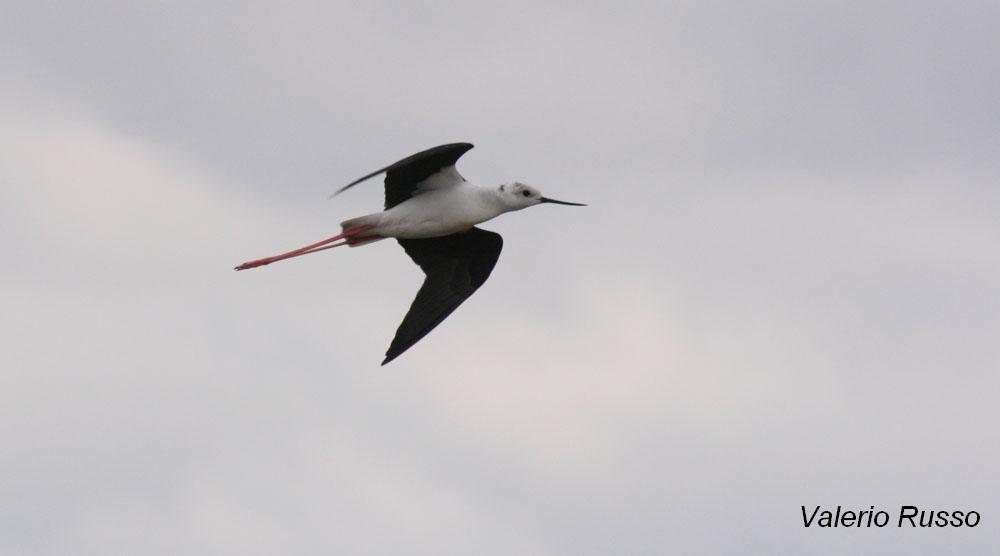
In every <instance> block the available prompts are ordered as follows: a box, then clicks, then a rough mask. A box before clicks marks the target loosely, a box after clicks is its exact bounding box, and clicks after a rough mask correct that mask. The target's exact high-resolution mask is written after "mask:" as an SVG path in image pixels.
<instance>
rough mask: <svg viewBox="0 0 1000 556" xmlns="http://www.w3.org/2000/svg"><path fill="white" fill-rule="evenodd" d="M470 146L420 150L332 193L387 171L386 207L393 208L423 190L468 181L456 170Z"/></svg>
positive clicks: (446, 146)
mask: <svg viewBox="0 0 1000 556" xmlns="http://www.w3.org/2000/svg"><path fill="white" fill-rule="evenodd" d="M471 148H472V143H449V144H447V145H440V146H437V147H434V148H432V149H427V150H426V151H421V152H418V153H417V154H414V155H410V156H408V157H406V158H404V159H403V160H400V161H398V162H394V163H392V164H390V165H388V166H386V167H385V168H379V169H378V170H375V171H374V172H372V173H370V174H368V175H366V176H363V177H360V178H358V179H356V180H354V181H352V182H351V183H349V184H347V185H345V186H344V187H341V188H340V189H338V190H337V191H336V192H334V194H333V195H337V194H338V193H341V192H343V191H346V190H347V189H350V188H351V187H354V186H355V185H357V184H359V183H361V182H363V181H365V180H366V179H368V178H371V177H375V176H377V175H379V174H381V173H382V172H385V208H386V209H390V208H392V207H394V206H396V205H398V204H399V203H402V202H403V201H405V200H407V199H409V198H410V197H412V196H413V195H414V194H415V193H416V192H417V191H418V190H420V189H429V188H438V187H448V186H451V185H458V184H460V183H462V182H463V181H465V179H464V178H462V176H461V175H459V173H458V172H457V171H456V170H455V162H457V161H458V159H459V158H461V156H462V155H463V154H465V152H466V151H468V150H469V149H471ZM428 178H433V179H428ZM333 195H331V197H332V196H333Z"/></svg>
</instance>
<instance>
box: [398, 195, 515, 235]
mask: <svg viewBox="0 0 1000 556" xmlns="http://www.w3.org/2000/svg"><path fill="white" fill-rule="evenodd" d="M498 214H499V212H498V211H497V210H496V208H494V207H492V206H491V205H490V204H489V203H487V202H483V201H482V200H481V199H480V198H479V197H478V196H477V195H475V194H474V191H469V192H466V191H455V190H451V191H429V192H427V193H423V194H421V195H418V196H415V197H413V198H411V199H408V200H407V201H405V202H403V203H400V204H398V205H396V206H394V207H392V208H391V209H389V210H387V211H385V212H384V213H382V219H381V220H382V221H381V222H380V224H379V226H378V233H379V234H380V235H383V236H389V237H398V238H404V239H420V238H429V237H441V236H447V235H451V234H456V233H459V232H464V231H466V230H468V229H469V228H471V227H473V226H475V225H476V224H479V223H481V222H485V221H487V220H489V219H491V218H493V217H495V216H497V215H498Z"/></svg>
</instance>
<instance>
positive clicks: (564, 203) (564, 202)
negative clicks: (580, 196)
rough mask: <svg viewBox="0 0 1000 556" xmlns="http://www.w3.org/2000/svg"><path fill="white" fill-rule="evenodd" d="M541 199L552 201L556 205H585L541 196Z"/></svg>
mask: <svg viewBox="0 0 1000 556" xmlns="http://www.w3.org/2000/svg"><path fill="white" fill-rule="evenodd" d="M541 201H542V202H543V203H554V204H557V205H569V206H571V207H585V206H587V205H585V204H583V203H570V202H567V201H557V200H555V199H549V198H548V197H542V198H541Z"/></svg>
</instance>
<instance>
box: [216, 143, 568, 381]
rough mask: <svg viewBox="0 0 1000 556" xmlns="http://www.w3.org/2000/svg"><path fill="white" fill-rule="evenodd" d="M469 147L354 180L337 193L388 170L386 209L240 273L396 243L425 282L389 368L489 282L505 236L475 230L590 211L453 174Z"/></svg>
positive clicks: (418, 157)
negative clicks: (538, 211) (517, 214)
mask: <svg viewBox="0 0 1000 556" xmlns="http://www.w3.org/2000/svg"><path fill="white" fill-rule="evenodd" d="M471 148H472V144H471V143H451V144H448V145H441V146H439V147H434V148H432V149H427V150H426V151H422V152H419V153H417V154H415V155H412V156H408V157H406V158H404V159H402V160H400V161H399V162H396V163H394V164H390V165H388V166H386V167H385V168H381V169H379V170H376V171H374V172H372V173H370V174H368V175H366V176H364V177H361V178H358V179H356V180H354V181H352V182H351V183H349V184H347V185H345V186H344V187H342V188H340V189H339V190H337V191H336V192H335V193H333V195H337V194H339V193H342V192H343V191H345V190H347V189H349V188H351V187H353V186H355V185H357V184H359V183H361V182H363V181H365V180H367V179H368V178H371V177H374V176H377V175H379V174H381V173H383V172H385V210H384V211H382V212H376V213H374V214H367V215H365V216H360V217H358V218H351V219H350V220H345V221H343V222H341V223H340V226H341V229H342V232H341V233H339V234H337V235H335V236H333V237H331V238H329V239H324V240H323V241H320V242H317V243H313V244H311V245H306V246H305V247H301V248H299V249H296V250H294V251H289V252H288V253H282V254H281V255H275V256H273V257H267V258H264V259H258V260H255V261H249V262H245V263H243V264H241V265H239V266H237V267H236V270H246V269H248V268H255V267H258V266H263V265H266V264H271V263H273V262H275V261H280V260H283V259H289V258H291V257H298V256H299V255H306V254H309V253H316V252H317V251H323V250H325V249H330V248H333V247H340V246H341V245H348V246H351V247H355V246H358V245H364V244H367V243H370V242H372V241H378V240H380V239H385V238H387V237H394V238H396V241H398V242H399V244H400V245H402V246H403V249H404V250H405V251H406V254H407V255H409V256H410V258H411V259H413V262H415V263H417V264H418V265H419V266H420V268H421V270H423V271H424V274H426V275H427V277H426V278H425V279H424V284H423V285H422V286H421V287H420V291H418V292H417V297H416V298H415V299H414V300H413V304H412V305H411V306H410V310H409V311H408V312H407V313H406V316H405V317H404V318H403V322H402V323H401V324H400V325H399V329H397V330H396V336H395V337H394V338H393V339H392V344H390V345H389V350H388V351H387V352H386V354H385V360H384V361H382V364H383V365H385V364H386V363H388V362H389V361H392V360H393V359H395V358H396V357H398V356H399V355H400V354H402V353H403V352H404V351H406V350H407V349H409V348H410V347H411V346H413V344H415V343H417V342H418V341H420V339H421V338H423V337H424V336H426V335H427V333H428V332H430V331H431V330H433V329H434V327H435V326H437V325H439V324H441V322H442V321H444V319H445V318H447V317H448V315H450V314H451V312H452V311H454V310H455V309H456V308H458V306H459V305H461V304H462V302H463V301H465V300H466V299H468V298H469V296H470V295H472V294H473V293H474V292H475V291H476V290H477V289H478V288H479V286H482V285H483V283H484V282H486V279H487V278H489V276H490V272H492V271H493V267H494V266H495V265H496V263H497V259H498V258H499V257H500V249H501V248H502V247H503V239H502V238H501V237H500V234H497V233H494V232H489V231H486V230H482V229H480V228H476V227H475V226H476V224H479V223H481V222H486V221H487V220H490V219H491V218H494V217H497V216H500V215H501V214H503V213H505V212H510V211H513V210H521V209H523V208H527V207H530V206H534V205H538V204H542V203H555V204H559V205H572V206H586V205H583V204H581V203H568V202H566V201H557V200H555V199H549V198H547V197H542V195H541V193H539V191H538V190H537V189H535V188H534V187H530V186H528V185H525V184H523V183H518V182H515V183H511V184H504V185H499V186H496V187H479V186H475V185H472V184H471V183H469V182H467V181H466V180H465V178H463V177H462V176H461V175H460V174H459V173H458V171H457V170H456V169H455V163H456V162H457V161H458V159H459V158H460V157H461V156H462V155H463V154H465V152H466V151H468V150H469V149H471ZM333 195H331V197H332V196H333ZM338 241H339V243H336V242H338Z"/></svg>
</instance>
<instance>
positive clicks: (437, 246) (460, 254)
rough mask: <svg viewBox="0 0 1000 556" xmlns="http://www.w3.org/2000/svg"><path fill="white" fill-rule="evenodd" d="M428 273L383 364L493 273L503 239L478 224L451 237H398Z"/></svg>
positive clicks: (466, 297) (410, 343) (400, 351)
mask: <svg viewBox="0 0 1000 556" xmlns="http://www.w3.org/2000/svg"><path fill="white" fill-rule="evenodd" d="M397 241H399V244H400V245H402V246H403V249H405V250H406V254H407V255H409V256H410V258H411V259H413V261H414V262H415V263H417V264H418V265H420V268H421V269H422V270H423V271H424V274H426V275H427V277H426V278H425V279H424V284H423V285H422V286H420V291H418V292H417V297H416V298H415V299H414V300H413V304H412V305H410V310H409V311H408V312H407V313H406V317H404V318H403V322H402V323H401V324H400V325H399V329H398V330H396V336H395V337H394V338H393V339H392V344H390V345H389V351H387V352H386V353H385V361H382V364H383V365H385V364H386V363H388V362H389V361H392V360H393V359H395V358H396V357H398V356H399V355H400V354H401V353H403V352H404V351H406V350H407V349H409V348H410V347H411V346H413V344H415V343H417V342H418V341H420V339H421V338H423V337H424V336H426V335H427V333H428V332H430V331H431V330H433V329H434V327H435V326H437V325H439V324H441V322H442V321H444V319H445V318H447V317H448V315H450V314H451V312H452V311H454V310H455V309H456V308H458V306H459V305H461V304H462V302H463V301H465V300H466V299H468V298H469V296H470V295H472V294H473V293H474V292H475V291H476V290H477V289H478V288H479V286H482V285H483V283H484V282H486V279H487V278H489V276H490V272H492V271H493V267H494V266H495V265H496V264H497V259H499V258H500V250H501V249H502V248H503V238H501V237H500V234H497V233H494V232H488V231H486V230H482V229H479V228H471V229H470V230H468V231H466V232H462V233H459V234H452V235H450V236H443V237H434V238H426V239H398V240H397Z"/></svg>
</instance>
